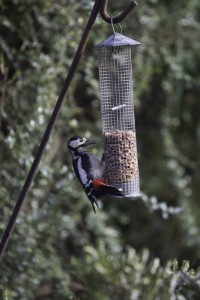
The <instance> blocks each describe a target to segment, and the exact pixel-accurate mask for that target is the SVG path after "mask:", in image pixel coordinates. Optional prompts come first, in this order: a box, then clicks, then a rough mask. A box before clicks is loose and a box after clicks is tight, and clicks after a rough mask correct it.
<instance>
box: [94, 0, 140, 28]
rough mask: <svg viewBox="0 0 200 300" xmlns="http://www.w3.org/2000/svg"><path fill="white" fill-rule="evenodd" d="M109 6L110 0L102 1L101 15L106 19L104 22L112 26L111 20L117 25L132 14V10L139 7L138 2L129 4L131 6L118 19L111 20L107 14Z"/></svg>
mask: <svg viewBox="0 0 200 300" xmlns="http://www.w3.org/2000/svg"><path fill="white" fill-rule="evenodd" d="M107 4H108V0H102V2H101V7H100V14H101V16H102V18H103V19H104V21H105V22H107V23H110V24H111V19H112V22H113V24H116V23H119V22H121V21H123V20H124V18H125V17H126V16H127V15H128V14H129V13H130V12H131V10H132V9H133V8H134V7H135V6H137V2H136V1H132V2H131V3H130V4H129V6H128V7H127V8H126V9H125V11H123V12H122V13H121V14H119V15H118V16H117V17H113V18H111V17H110V16H109V15H108V13H107Z"/></svg>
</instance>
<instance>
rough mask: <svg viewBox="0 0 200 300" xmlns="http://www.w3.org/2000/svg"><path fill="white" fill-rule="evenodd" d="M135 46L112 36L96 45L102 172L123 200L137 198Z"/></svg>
mask: <svg viewBox="0 0 200 300" xmlns="http://www.w3.org/2000/svg"><path fill="white" fill-rule="evenodd" d="M138 44H140V43H139V42H137V41H134V40H132V39H130V38H128V37H126V36H124V35H122V34H119V33H114V34H113V35H112V36H111V37H109V38H108V39H106V40H105V41H103V42H102V43H100V44H99V45H97V48H98V60H99V77H100V94H101V114H102V130H103V139H104V158H105V172H106V177H107V182H108V184H111V185H114V186H115V187H117V188H121V189H122V191H123V194H124V195H125V196H126V197H138V196H140V185H139V169H138V158H137V144H136V133H135V118H134V104H133V79H132V63H131V47H130V46H132V45H138Z"/></svg>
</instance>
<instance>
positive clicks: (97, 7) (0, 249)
mask: <svg viewBox="0 0 200 300" xmlns="http://www.w3.org/2000/svg"><path fill="white" fill-rule="evenodd" d="M107 4H108V0H96V1H95V3H94V6H93V9H92V11H91V14H90V17H89V19H88V22H87V25H86V27H85V30H84V32H83V36H82V38H81V40H80V43H79V46H78V49H77V51H76V53H75V56H74V59H73V62H72V64H71V67H70V69H69V73H68V75H67V77H66V79H65V82H64V85H63V88H62V90H61V93H60V95H59V97H58V100H57V102H56V105H55V107H54V110H53V112H52V115H51V117H50V120H49V123H48V125H47V128H46V130H45V132H44V135H43V137H42V140H41V143H40V145H39V147H38V149H37V152H36V154H35V158H34V160H33V163H32V166H31V168H30V171H29V173H28V175H27V177H26V179H25V182H24V185H23V187H22V189H21V192H20V194H19V197H18V199H17V202H16V205H15V207H14V209H13V212H12V215H11V217H10V219H9V221H8V224H7V227H6V229H5V231H4V234H3V237H2V239H1V243H0V261H1V259H2V257H3V254H4V252H5V249H6V246H7V244H8V241H9V239H10V236H11V234H12V231H13V228H14V225H15V222H16V219H17V216H18V214H19V212H20V209H21V207H22V204H23V202H24V200H25V198H26V195H27V193H28V191H29V189H30V186H31V183H32V181H33V179H34V176H35V174H36V172H37V169H38V166H39V163H40V161H41V158H42V154H43V152H44V150H45V148H46V145H47V143H48V141H49V137H50V135H51V132H52V130H53V128H54V126H55V123H56V120H57V118H58V116H59V114H60V111H61V107H62V104H63V102H64V100H65V98H66V95H67V92H68V90H69V87H70V84H71V81H72V79H73V76H74V74H75V71H76V69H77V67H78V64H79V62H80V59H81V57H82V55H83V52H84V50H85V47H86V45H87V42H88V39H89V35H90V31H91V29H92V27H93V25H94V22H95V20H96V17H97V15H98V13H99V12H100V14H101V16H102V18H103V20H104V21H105V22H107V23H111V20H112V22H113V23H114V24H115V23H119V22H121V21H122V20H123V19H124V18H125V17H126V16H127V15H128V14H129V13H130V12H131V10H132V9H133V8H134V7H135V6H136V5H137V3H136V2H135V1H132V2H131V3H130V4H129V6H128V7H127V8H126V9H125V11H124V12H122V13H121V14H120V15H118V16H116V17H113V18H111V17H110V16H109V15H108V13H107Z"/></svg>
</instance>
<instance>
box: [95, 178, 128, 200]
mask: <svg viewBox="0 0 200 300" xmlns="http://www.w3.org/2000/svg"><path fill="white" fill-rule="evenodd" d="M92 184H93V187H94V190H95V193H96V195H97V196H103V195H113V196H123V194H122V190H121V189H117V188H116V187H114V186H112V185H108V184H106V183H105V182H104V181H103V180H102V179H95V180H93V182H92Z"/></svg>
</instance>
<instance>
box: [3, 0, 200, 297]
mask: <svg viewBox="0 0 200 300" xmlns="http://www.w3.org/2000/svg"><path fill="white" fill-rule="evenodd" d="M109 2H110V3H109V8H110V11H112V12H114V13H117V12H118V11H121V10H123V9H124V2H123V1H117V3H116V1H109ZM91 8H92V4H91V3H90V1H85V0H81V1H78V3H76V2H75V1H72V0H70V1H69V0H61V1H58V2H55V1H50V0H45V1H39V0H37V1H28V0H26V1H25V0H6V1H3V0H2V1H0V10H1V23H0V24H1V25H0V76H1V81H2V84H1V85H0V91H1V96H0V129H1V131H0V144H1V148H0V163H1V169H0V220H1V222H0V236H1V235H2V234H3V231H4V229H5V226H6V224H7V222H8V219H9V217H10V215H11V212H12V209H13V207H14V205H15V201H16V198H17V195H18V194H19V192H20V189H21V187H22V185H23V182H24V179H25V177H26V175H27V172H28V170H29V168H30V166H31V163H32V161H33V157H34V154H35V152H36V149H37V147H38V145H39V143H40V140H41V137H42V135H43V132H44V130H45V128H46V124H47V122H48V119H49V117H50V115H51V112H52V109H53V107H54V105H55V101H56V99H57V98H58V95H59V93H60V90H61V88H62V85H63V82H64V79H65V77H66V74H67V72H68V70H69V66H70V64H71V61H72V58H73V55H74V53H75V51H76V48H77V45H78V42H79V41H80V37H81V35H82V32H83V28H84V26H85V24H86V21H87V18H88V15H89V12H90V11H91ZM199 15H200V3H199V0H192V1H189V2H188V1H186V0H184V1H183V0H181V1H180V0H178V1H157V0H151V1H148V3H144V2H141V3H140V4H139V6H138V7H137V8H136V9H135V10H134V12H133V13H132V14H131V16H129V17H127V19H126V21H124V23H123V24H122V27H123V31H124V34H126V35H128V36H130V37H133V38H135V39H136V40H138V41H140V42H141V45H140V46H139V47H137V48H134V49H133V72H134V78H135V90H134V94H135V108H136V123H137V124H136V125H137V138H138V150H139V151H138V152H139V165H140V173H141V185H142V191H143V192H144V194H143V196H142V199H140V200H136V201H129V200H124V199H123V200H116V199H109V200H107V201H104V202H103V203H100V205H101V209H100V212H98V213H97V214H96V215H94V213H93V211H92V209H91V207H90V203H89V202H88V201H87V199H86V196H85V195H84V193H83V191H82V190H81V188H80V186H79V184H78V183H77V181H76V179H75V178H74V176H73V173H72V167H71V158H70V156H69V154H68V153H67V147H66V143H67V139H68V138H69V137H70V136H72V135H74V134H83V135H84V136H86V137H89V136H98V138H99V140H101V122H100V104H99V100H98V97H99V86H98V70H97V53H96V50H95V49H94V45H96V44H97V43H99V42H100V41H101V40H103V39H105V38H106V37H107V36H109V35H110V34H111V33H112V30H111V27H110V26H108V25H107V24H105V23H104V22H103V21H102V20H101V18H98V19H97V21H96V24H95V26H94V29H93V31H92V33H91V37H90V40H89V43H88V46H87V49H86V52H85V54H84V56H83V59H82V61H81V64H80V66H79V69H78V72H77V74H76V76H75V78H74V80H73V82H72V85H71V87H70V91H69V94H68V95H67V99H66V103H65V105H64V106H63V108H62V111H61V114H60V117H59V119H58V121H57V124H56V127H55V129H54V132H53V134H52V136H51V138H50V141H49V143H48V146H47V149H46V151H45V153H44V156H43V159H42V162H41V164H40V166H39V170H38V174H37V176H36V178H35V180H34V182H33V184H32V187H31V190H30V192H29V194H28V196H27V199H26V202H25V204H24V206H23V208H22V210H21V212H20V215H19V217H18V219H17V223H16V226H15V229H14V231H13V234H12V236H11V239H10V242H9V244H8V247H7V252H6V253H5V256H4V258H3V261H2V263H1V272H0V292H1V291H6V295H7V297H8V298H9V300H10V299H22V300H23V299H24V300H25V299H30V300H31V299H34V300H40V299H97V300H98V299H105V300H106V299H111V298H113V299H133V300H137V299H145V300H146V299H148V300H151V299H152V300H153V299H162V300H165V299H166V300H168V299H172V300H173V299H178V300H183V299H194V300H196V299H198V298H199V294H200V278H199V276H200V275H199V274H200V273H199V269H198V266H199V262H200V253H199V246H200V239H199V227H200V223H199V222H200V221H199V220H200V211H199V204H198V203H199V186H200V182H199V178H200V176H199V165H200V161H199V151H200V144H199V140H200V139H199V137H200V121H199V111H200V107H199V105H200V104H199V103H200V102H199V99H198V97H199V86H200V85H199V76H198V75H199V61H200V59H199V58H200V57H199V55H200V39H199ZM116 30H117V26H116ZM133 32H134V34H133ZM100 145H101V143H100ZM100 145H99V148H95V149H93V150H94V152H95V153H97V154H99V155H101V153H102V150H101V146H100ZM0 296H1V294H0Z"/></svg>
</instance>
